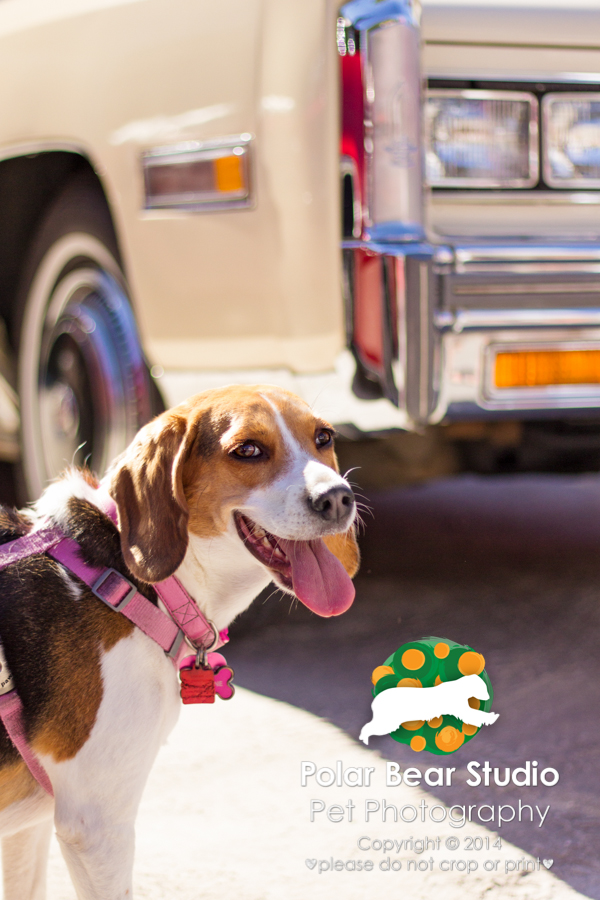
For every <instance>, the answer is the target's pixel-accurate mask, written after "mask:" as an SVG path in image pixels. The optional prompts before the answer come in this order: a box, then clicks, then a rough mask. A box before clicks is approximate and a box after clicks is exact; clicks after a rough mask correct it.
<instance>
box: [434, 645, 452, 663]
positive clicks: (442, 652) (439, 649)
mask: <svg viewBox="0 0 600 900" xmlns="http://www.w3.org/2000/svg"><path fill="white" fill-rule="evenodd" d="M449 653H450V647H449V646H448V644H445V643H444V642H443V641H440V643H439V644H436V645H435V647H434V648H433V654H434V656H437V658H438V659H446V657H447V656H448V654H449Z"/></svg>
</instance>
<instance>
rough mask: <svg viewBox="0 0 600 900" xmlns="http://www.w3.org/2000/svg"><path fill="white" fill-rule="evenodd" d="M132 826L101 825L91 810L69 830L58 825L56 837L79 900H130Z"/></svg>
mask: <svg viewBox="0 0 600 900" xmlns="http://www.w3.org/2000/svg"><path fill="white" fill-rule="evenodd" d="M82 812H83V811H82ZM86 816H87V821H86ZM76 819H78V820H79V821H76ZM134 824H135V823H134V821H131V822H129V823H120V824H118V825H117V824H114V823H111V822H107V821H102V816H101V815H100V816H98V811H92V810H88V811H85V812H84V813H83V815H82V816H81V817H79V816H77V817H76V818H75V819H74V820H73V821H72V822H71V823H70V825H68V826H67V824H66V823H65V822H60V823H59V822H57V824H56V834H57V837H58V840H59V843H60V847H61V850H62V853H63V856H64V858H65V862H66V863H67V867H68V869H69V874H70V876H71V880H72V881H73V884H74V886H75V890H76V892H77V897H78V898H79V900H131V898H132V896H133V889H132V873H133V852H134V844H135V833H134Z"/></svg>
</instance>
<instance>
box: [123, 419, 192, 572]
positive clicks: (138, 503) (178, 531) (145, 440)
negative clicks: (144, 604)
mask: <svg viewBox="0 0 600 900" xmlns="http://www.w3.org/2000/svg"><path fill="white" fill-rule="evenodd" d="M165 419H166V422H165ZM188 425H189V423H188V419H187V418H186V417H185V416H174V415H172V414H166V415H163V416H159V418H158V419H155V420H154V421H152V422H150V423H149V424H148V425H146V426H145V427H144V428H143V429H142V430H141V431H140V432H139V434H138V435H137V437H136V438H135V440H134V441H133V443H132V444H131V445H130V447H129V448H128V450H126V451H125V453H124V455H123V456H122V457H121V458H120V459H119V460H118V461H117V465H116V468H115V470H114V473H113V475H112V478H111V481H110V488H109V489H110V493H111V495H112V498H113V500H114V501H115V503H116V504H117V512H118V516H119V530H120V532H121V550H122V552H123V557H124V559H125V563H126V565H127V566H128V568H129V569H130V570H131V572H133V574H134V575H135V576H136V578H139V579H140V581H146V582H149V583H155V582H157V581H162V580H163V579H164V578H168V577H169V576H170V575H172V574H173V572H174V571H175V570H176V569H177V568H178V566H179V565H180V564H181V562H182V561H183V558H184V556H185V551H186V550H187V545H188V528H187V526H188V518H189V511H188V505H187V502H186V499H185V495H184V492H183V481H182V469H183V465H184V463H185V461H186V459H187V458H188V456H189V452H190V448H191V445H192V442H193V440H194V430H193V429H192V428H190V427H188Z"/></svg>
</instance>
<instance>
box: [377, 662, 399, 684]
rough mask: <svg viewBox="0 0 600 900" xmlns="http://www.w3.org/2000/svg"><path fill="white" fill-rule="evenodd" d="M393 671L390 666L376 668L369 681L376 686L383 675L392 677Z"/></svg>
mask: <svg viewBox="0 0 600 900" xmlns="http://www.w3.org/2000/svg"><path fill="white" fill-rule="evenodd" d="M393 674H394V670H393V669H392V667H391V666H377V668H376V669H373V674H372V675H371V681H372V682H373V684H377V682H378V681H379V679H380V678H383V677H384V676H385V675H393Z"/></svg>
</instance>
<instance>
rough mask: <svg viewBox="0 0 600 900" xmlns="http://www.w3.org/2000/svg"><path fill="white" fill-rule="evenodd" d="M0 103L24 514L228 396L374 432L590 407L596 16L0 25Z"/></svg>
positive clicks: (15, 427)
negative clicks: (191, 404) (189, 399)
mask: <svg viewBox="0 0 600 900" xmlns="http://www.w3.org/2000/svg"><path fill="white" fill-rule="evenodd" d="M424 79H426V84H424V81H423V80H424ZM0 98H1V99H0V109H1V110H2V114H1V116H0V220H1V223H2V230H1V234H2V241H1V242H0V273H1V277H0V314H1V316H2V320H3V322H4V325H5V328H4V339H3V342H2V372H3V377H2V380H1V382H0V387H1V390H0V426H1V427H0V451H1V455H2V457H3V458H5V459H12V460H15V461H17V463H18V466H19V469H20V472H21V474H22V476H23V478H24V482H25V485H26V492H27V493H28V494H29V495H30V496H34V495H36V494H37V493H38V492H39V491H40V489H41V488H42V487H43V485H44V484H45V482H46V481H47V480H48V478H49V477H51V476H52V475H53V474H54V473H56V472H57V471H58V470H59V469H60V468H62V467H63V466H64V464H65V463H66V462H71V461H72V460H75V461H82V460H83V459H88V460H90V462H91V464H92V466H93V467H94V468H96V469H99V470H101V469H103V467H104V466H105V465H106V463H107V462H108V460H109V459H110V458H111V457H112V456H114V454H116V453H117V452H119V451H120V449H122V448H123V446H124V445H125V444H126V443H127V442H128V440H129V439H130V438H131V436H132V434H133V433H134V432H135V431H136V429H137V428H138V427H139V425H140V424H141V423H142V422H143V421H144V420H145V419H147V418H148V417H149V416H150V415H151V414H152V412H153V411H155V410H156V409H158V408H160V405H161V403H163V402H164V403H166V404H172V403H175V402H177V401H179V400H181V399H183V398H184V397H185V396H187V395H189V394H191V393H193V392H195V391H198V390H202V389H203V388H207V387H211V386H216V385H222V384H227V383H231V382H234V381H244V382H256V381H268V382H273V383H279V384H282V385H284V386H286V387H289V388H291V389H292V390H296V391H297V392H298V393H300V394H301V395H302V396H304V397H305V398H306V399H307V400H308V401H309V402H311V403H315V402H317V403H318V404H319V406H320V408H321V409H322V411H323V412H324V414H325V415H327V416H328V417H329V418H330V419H331V420H332V421H333V422H334V423H336V424H338V425H339V426H341V427H344V426H346V427H348V428H353V429H355V430H359V431H362V432H367V433H372V432H376V431H380V430H383V429H390V428H399V429H413V428H415V427H423V426H425V425H427V424H428V423H447V422H459V423H465V422H466V423H468V422H475V423H481V422H491V423H493V422H495V421H497V420H502V419H506V418H508V419H513V420H515V421H524V420H532V419H535V418H536V417H544V416H545V417H549V418H550V419H552V420H553V421H562V420H564V419H566V418H567V417H568V416H575V417H588V418H589V417H590V416H593V415H595V414H597V413H598V411H599V410H600V243H599V240H598V235H599V232H600V190H599V189H600V8H599V6H598V4H596V3H592V2H586V0H570V2H567V0H562V2H556V0H544V2H536V0H527V3H517V2H511V0H470V2H469V0H463V2H460V0H431V2H425V4H424V9H423V11H422V16H421V9H420V6H419V4H418V3H417V2H410V0H350V2H348V3H346V4H345V5H344V6H342V7H340V6H339V5H338V4H336V3H334V2H330V0H304V2H303V3H302V4H300V5H298V3H293V2H291V0H220V2H219V3H214V2H210V3H209V2H207V0H169V2H168V3H167V2H165V0H2V2H1V3H0Z"/></svg>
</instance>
